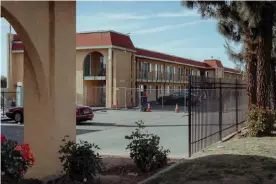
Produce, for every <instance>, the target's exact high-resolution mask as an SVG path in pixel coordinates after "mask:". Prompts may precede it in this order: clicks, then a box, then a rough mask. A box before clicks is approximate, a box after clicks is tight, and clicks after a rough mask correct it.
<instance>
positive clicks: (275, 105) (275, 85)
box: [270, 59, 276, 109]
mask: <svg viewBox="0 0 276 184" xmlns="http://www.w3.org/2000/svg"><path fill="white" fill-rule="evenodd" d="M275 62H276V60H274V59H272V60H271V65H270V66H271V68H270V69H271V82H270V85H271V89H270V90H271V91H270V92H271V98H272V99H271V103H272V104H271V105H272V109H276V71H275Z"/></svg>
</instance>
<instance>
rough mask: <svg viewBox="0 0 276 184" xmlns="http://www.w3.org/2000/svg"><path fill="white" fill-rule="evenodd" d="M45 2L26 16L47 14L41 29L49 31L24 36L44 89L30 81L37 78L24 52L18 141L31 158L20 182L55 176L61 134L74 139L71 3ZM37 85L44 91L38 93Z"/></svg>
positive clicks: (74, 81)
mask: <svg viewBox="0 0 276 184" xmlns="http://www.w3.org/2000/svg"><path fill="white" fill-rule="evenodd" d="M39 3H43V2H39ZM39 3H37V4H38V5H39ZM45 3H46V2H45ZM48 3H49V4H48V5H47V6H45V7H43V8H37V9H35V10H33V12H32V13H33V14H35V13H36V11H43V12H45V13H46V12H49V14H48V16H45V17H43V19H42V18H41V19H42V20H45V21H44V22H42V23H41V24H44V26H46V27H48V28H49V29H48V30H47V29H45V30H46V31H44V32H39V30H37V31H36V32H37V35H35V34H33V35H30V36H31V37H32V38H33V40H35V41H37V42H35V45H36V46H37V48H36V50H37V51H38V54H39V59H40V60H41V63H42V66H43V67H42V68H43V70H44V73H45V76H46V80H45V81H46V82H45V81H44V84H40V83H41V82H43V81H40V80H37V81H36V80H34V79H36V78H37V75H39V73H38V72H37V69H36V67H35V66H34V63H35V62H37V60H35V59H34V57H31V56H33V55H32V54H33V53H32V52H31V53H28V50H25V51H24V90H25V91H24V101H25V103H24V122H25V125H24V142H25V143H29V144H30V147H31V150H32V152H33V153H34V156H35V159H36V162H35V164H34V166H33V167H32V168H31V169H30V170H29V171H28V172H27V175H26V177H33V178H38V179H43V178H45V177H47V176H54V175H59V174H60V171H61V164H60V161H59V159H58V157H59V153H58V150H59V146H60V145H61V143H62V142H61V140H62V138H63V137H64V136H65V135H69V136H70V138H71V139H72V140H75V138H76V110H75V108H76V105H75V95H76V63H75V59H76V41H75V34H76V27H75V22H76V17H75V11H76V6H75V2H48ZM29 21H31V22H32V20H29ZM31 29H37V27H36V26H33V28H31ZM36 38H39V39H37V40H36ZM42 38H45V39H42ZM45 46H46V49H45ZM41 48H43V49H44V50H42V49H41ZM47 84H48V85H47ZM40 85H44V86H48V87H43V88H42V89H43V90H42V89H41V87H40Z"/></svg>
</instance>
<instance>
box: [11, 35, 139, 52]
mask: <svg viewBox="0 0 276 184" xmlns="http://www.w3.org/2000/svg"><path fill="white" fill-rule="evenodd" d="M13 38H14V41H20V39H19V36H18V35H14V36H13ZM111 45H113V46H118V47H122V48H126V49H130V50H134V51H135V50H136V49H135V47H134V45H133V43H132V41H131V39H130V37H129V36H128V35H124V34H120V33H117V32H113V31H105V32H90V33H77V34H76V46H77V47H93V46H111ZM12 48H13V50H23V49H24V46H23V43H14V44H13V47H12Z"/></svg>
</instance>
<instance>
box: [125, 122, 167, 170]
mask: <svg viewBox="0 0 276 184" xmlns="http://www.w3.org/2000/svg"><path fill="white" fill-rule="evenodd" d="M136 124H137V125H138V128H136V129H135V131H134V132H132V133H131V135H126V136H125V139H128V140H130V143H129V144H128V145H127V148H126V149H129V150H130V157H131V159H133V160H134V163H135V164H136V166H137V167H138V168H139V169H141V171H143V172H149V171H152V170H156V169H158V168H161V167H163V166H164V165H166V164H167V161H168V159H167V155H168V153H169V152H170V151H169V150H164V149H163V147H161V148H160V147H159V143H160V137H159V136H157V135H154V134H149V133H148V132H147V133H143V132H142V131H143V130H144V128H145V126H144V122H143V121H139V122H136Z"/></svg>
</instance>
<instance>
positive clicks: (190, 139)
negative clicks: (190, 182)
mask: <svg viewBox="0 0 276 184" xmlns="http://www.w3.org/2000/svg"><path fill="white" fill-rule="evenodd" d="M188 87H189V88H188V89H189V93H188V99H189V100H188V129H189V130H188V131H189V132H188V136H189V143H188V144H189V157H191V156H192V103H191V97H192V76H191V75H189V82H188Z"/></svg>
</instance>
